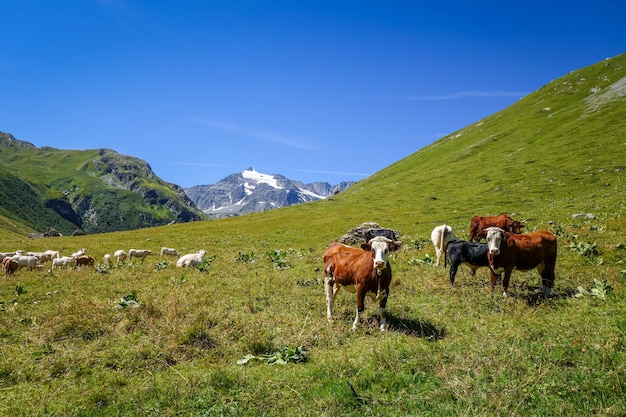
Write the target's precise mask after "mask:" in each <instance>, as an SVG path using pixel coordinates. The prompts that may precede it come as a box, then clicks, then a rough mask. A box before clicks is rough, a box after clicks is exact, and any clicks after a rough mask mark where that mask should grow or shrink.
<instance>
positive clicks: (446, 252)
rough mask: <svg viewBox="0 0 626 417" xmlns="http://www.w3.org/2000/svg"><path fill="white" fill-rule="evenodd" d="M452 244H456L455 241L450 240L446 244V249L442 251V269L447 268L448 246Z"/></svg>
mask: <svg viewBox="0 0 626 417" xmlns="http://www.w3.org/2000/svg"><path fill="white" fill-rule="evenodd" d="M452 242H456V240H451V241H450V242H448V243H446V247H445V249H444V251H443V267H444V268H445V267H446V266H448V245H449V244H450V243H452Z"/></svg>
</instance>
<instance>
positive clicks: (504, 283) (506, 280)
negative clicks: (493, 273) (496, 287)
mask: <svg viewBox="0 0 626 417" xmlns="http://www.w3.org/2000/svg"><path fill="white" fill-rule="evenodd" d="M511 272H513V271H504V278H502V289H503V290H504V292H503V293H502V295H503V296H505V297H506V295H507V294H506V292H507V291H508V289H509V280H510V279H511Z"/></svg>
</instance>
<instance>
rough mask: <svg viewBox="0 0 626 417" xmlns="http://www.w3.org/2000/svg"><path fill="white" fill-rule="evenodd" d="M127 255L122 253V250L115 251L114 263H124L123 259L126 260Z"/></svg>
mask: <svg viewBox="0 0 626 417" xmlns="http://www.w3.org/2000/svg"><path fill="white" fill-rule="evenodd" d="M127 256H128V255H127V254H126V252H124V251H123V250H121V249H120V250H116V251H115V253H113V257H114V258H115V263H116V264H119V263H120V262H124V259H126V257H127Z"/></svg>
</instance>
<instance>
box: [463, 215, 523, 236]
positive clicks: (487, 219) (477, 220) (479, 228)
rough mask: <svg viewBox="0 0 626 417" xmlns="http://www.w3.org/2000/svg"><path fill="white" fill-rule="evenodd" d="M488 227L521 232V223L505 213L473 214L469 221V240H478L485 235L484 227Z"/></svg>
mask: <svg viewBox="0 0 626 417" xmlns="http://www.w3.org/2000/svg"><path fill="white" fill-rule="evenodd" d="M488 227H499V228H500V229H502V230H504V231H506V232H510V233H518V234H519V233H522V227H524V225H522V224H521V223H520V222H519V221H517V220H514V219H513V218H511V216H509V215H507V214H498V215H497V216H474V217H472V220H471V221H470V231H469V241H470V242H479V241H480V239H484V238H486V237H487V232H486V231H485V229H487V228H488Z"/></svg>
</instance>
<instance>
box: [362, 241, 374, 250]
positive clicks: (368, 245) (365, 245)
mask: <svg viewBox="0 0 626 417" xmlns="http://www.w3.org/2000/svg"><path fill="white" fill-rule="evenodd" d="M361 249H363V250H372V245H370V244H369V243H361Z"/></svg>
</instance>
